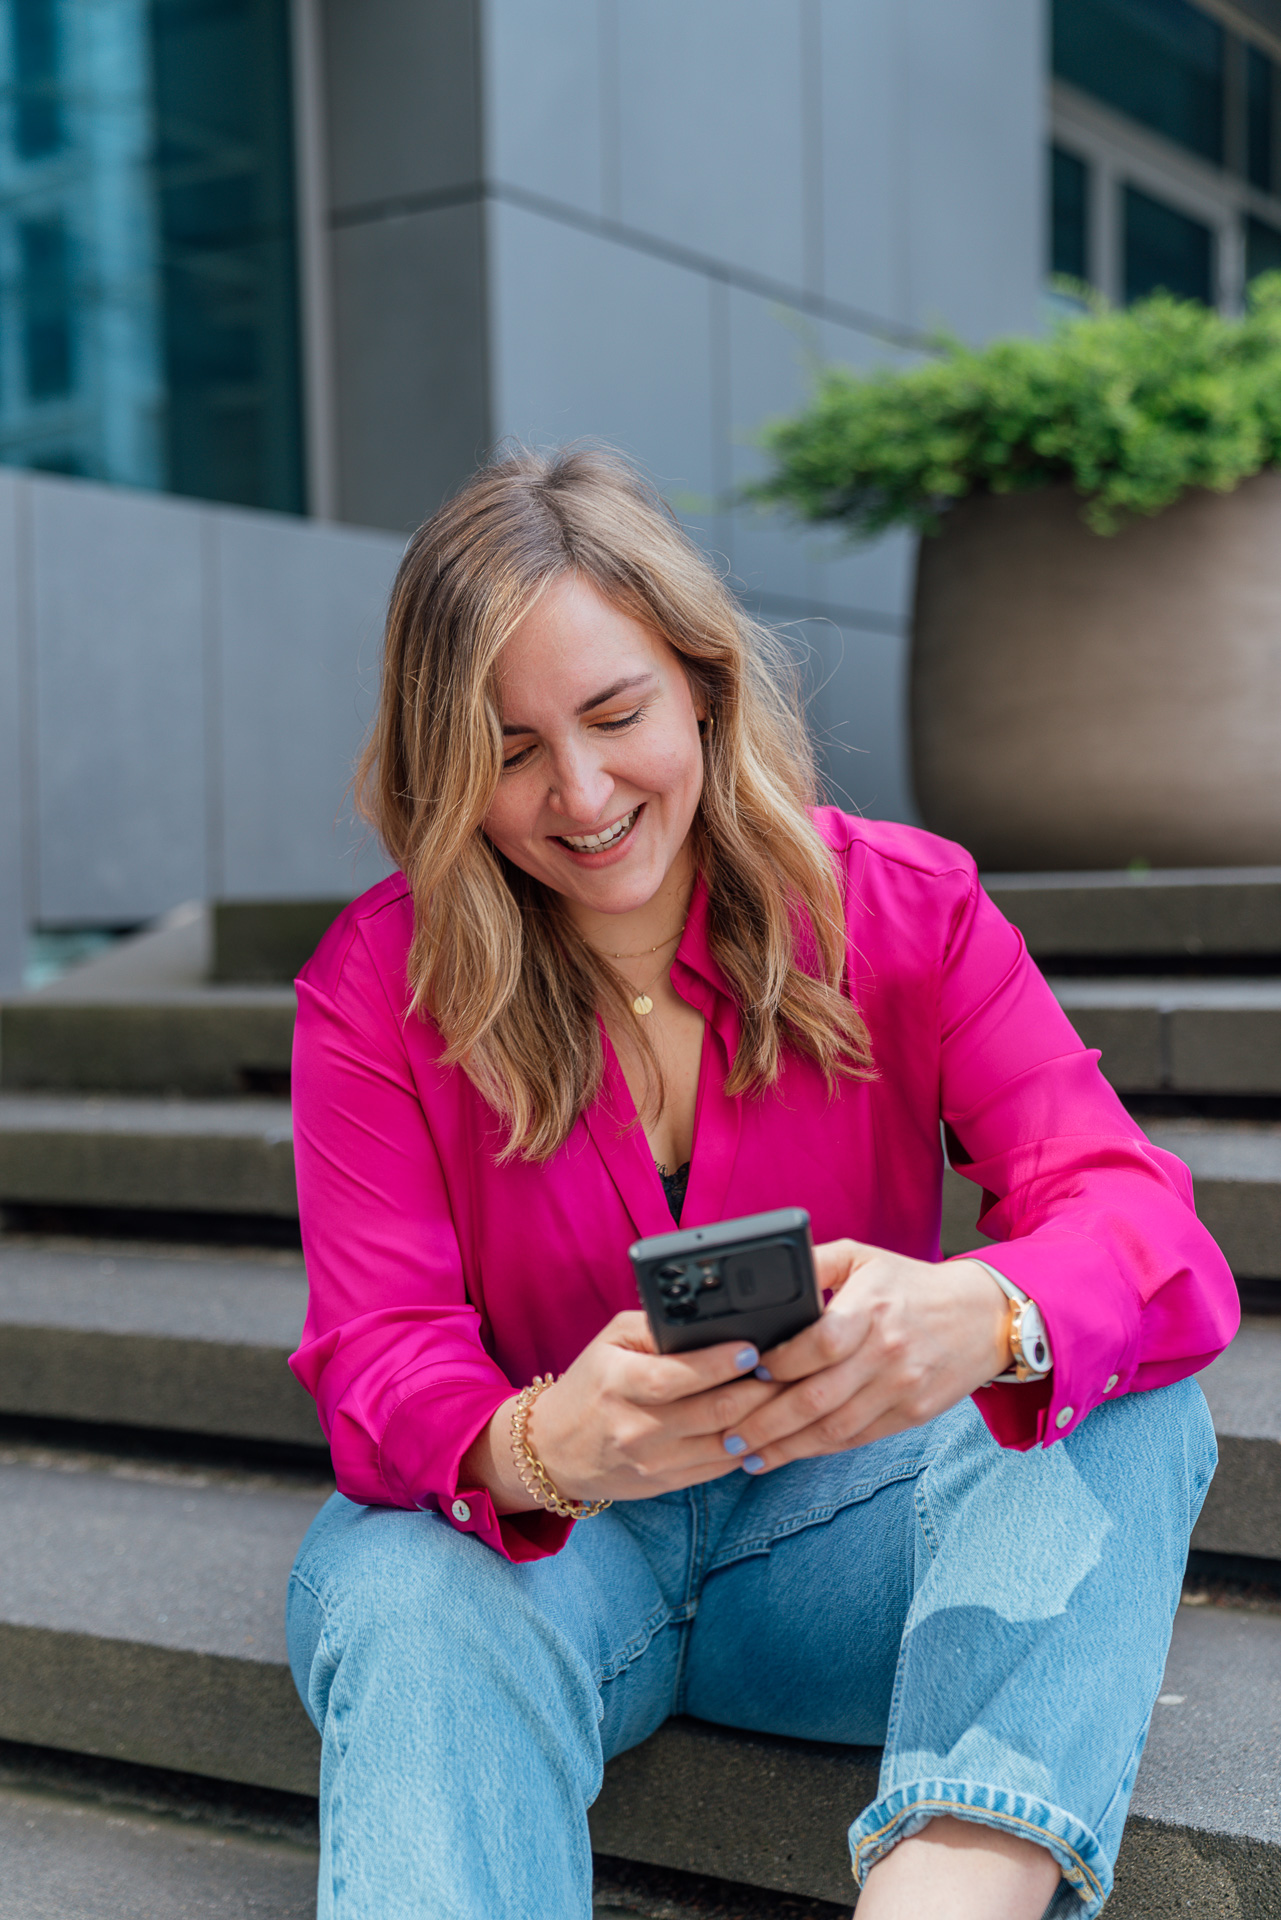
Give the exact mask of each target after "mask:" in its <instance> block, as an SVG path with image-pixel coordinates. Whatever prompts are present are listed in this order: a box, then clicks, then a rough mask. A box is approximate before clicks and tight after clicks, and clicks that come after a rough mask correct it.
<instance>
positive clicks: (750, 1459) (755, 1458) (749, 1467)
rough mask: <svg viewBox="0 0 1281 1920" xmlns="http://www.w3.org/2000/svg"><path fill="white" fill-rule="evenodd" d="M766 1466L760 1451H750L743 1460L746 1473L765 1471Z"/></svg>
mask: <svg viewBox="0 0 1281 1920" xmlns="http://www.w3.org/2000/svg"><path fill="white" fill-rule="evenodd" d="M764 1467H765V1462H764V1461H763V1460H762V1459H761V1456H760V1454H759V1453H749V1454H748V1456H747V1458H746V1460H744V1462H743V1472H744V1473H761V1472H763V1471H764Z"/></svg>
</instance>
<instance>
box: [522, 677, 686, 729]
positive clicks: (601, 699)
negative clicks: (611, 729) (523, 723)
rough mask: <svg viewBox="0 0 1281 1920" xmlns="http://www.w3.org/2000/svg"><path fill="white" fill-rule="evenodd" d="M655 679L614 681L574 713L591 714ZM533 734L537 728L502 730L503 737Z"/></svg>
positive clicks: (650, 684) (628, 678) (651, 682)
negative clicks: (608, 702) (621, 694)
mask: <svg viewBox="0 0 1281 1920" xmlns="http://www.w3.org/2000/svg"><path fill="white" fill-rule="evenodd" d="M657 677H658V676H657V675H656V674H654V673H633V674H630V675H629V676H628V677H627V678H626V679H623V680H615V681H613V682H612V683H611V684H610V685H609V686H608V687H606V688H605V689H604V690H603V691H602V692H601V693H594V694H593V695H592V697H591V699H590V700H584V701H583V703H582V705H581V706H579V707H575V708H574V712H575V714H576V715H579V716H581V715H582V714H584V713H591V712H593V711H594V709H595V708H597V707H603V706H604V704H605V702H606V701H607V700H614V699H617V697H618V695H619V694H620V693H630V692H631V690H632V688H633V687H645V686H652V685H653V683H654V682H655V680H656V679H657ZM535 732H537V728H535V727H518V726H511V727H504V728H503V733H504V735H507V734H519V733H535Z"/></svg>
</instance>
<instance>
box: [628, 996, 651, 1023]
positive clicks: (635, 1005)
mask: <svg viewBox="0 0 1281 1920" xmlns="http://www.w3.org/2000/svg"><path fill="white" fill-rule="evenodd" d="M653 1011H654V1002H653V1001H652V1000H651V999H650V997H649V995H648V994H647V993H638V994H637V996H636V998H635V999H634V1000H633V1001H632V1012H633V1013H638V1014H640V1015H641V1017H642V1018H643V1017H644V1016H645V1014H647V1013H653Z"/></svg>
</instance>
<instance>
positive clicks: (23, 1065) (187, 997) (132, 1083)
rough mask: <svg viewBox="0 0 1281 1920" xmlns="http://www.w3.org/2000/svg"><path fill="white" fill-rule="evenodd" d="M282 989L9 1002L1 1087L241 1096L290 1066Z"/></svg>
mask: <svg viewBox="0 0 1281 1920" xmlns="http://www.w3.org/2000/svg"><path fill="white" fill-rule="evenodd" d="M293 1030H294V996H293V994H292V992H291V991H290V989H289V988H288V987H268V988H258V989H255V990H249V989H246V988H240V989H237V988H226V989H223V990H222V991H221V992H215V991H206V992H203V993H201V992H197V991H194V990H193V991H191V992H188V993H169V994H166V995H164V996H163V997H162V996H159V995H153V996H151V997H149V998H148V999H147V1000H146V1001H137V1002H131V1001H126V1000H116V1001H104V1002H100V1003H96V1004H95V1003H91V1002H85V1001H81V1000H57V999H52V998H49V999H44V998H41V997H40V996H39V995H36V994H33V995H31V996H30V998H28V999H22V1000H10V1001H7V1002H6V1003H4V1004H3V1005H2V1006H0V1088H3V1089H4V1090H5V1091H6V1092H10V1093H16V1092H31V1091H42V1092H50V1093H71V1092H103V1093H125V1094H128V1093H186V1094H195V1095H206V1096H208V1095H218V1094H228V1095H235V1094H243V1093H245V1092H246V1091H248V1090H249V1086H248V1085H247V1080H248V1081H250V1082H251V1081H252V1078H253V1077H254V1076H265V1077H270V1078H273V1079H280V1078H283V1077H284V1076H287V1075H288V1073H289V1064H290V1052H291V1048H292V1045H293Z"/></svg>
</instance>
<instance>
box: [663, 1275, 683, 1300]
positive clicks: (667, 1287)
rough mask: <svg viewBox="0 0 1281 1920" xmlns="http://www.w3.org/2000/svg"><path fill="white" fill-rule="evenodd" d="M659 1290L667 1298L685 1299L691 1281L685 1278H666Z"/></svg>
mask: <svg viewBox="0 0 1281 1920" xmlns="http://www.w3.org/2000/svg"><path fill="white" fill-rule="evenodd" d="M658 1291H659V1292H660V1293H661V1294H662V1296H663V1298H664V1299H665V1300H683V1299H684V1298H685V1296H686V1294H687V1293H688V1292H689V1281H688V1280H685V1279H680V1280H664V1281H663V1282H662V1283H661V1284H660V1286H659V1289H658Z"/></svg>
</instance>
